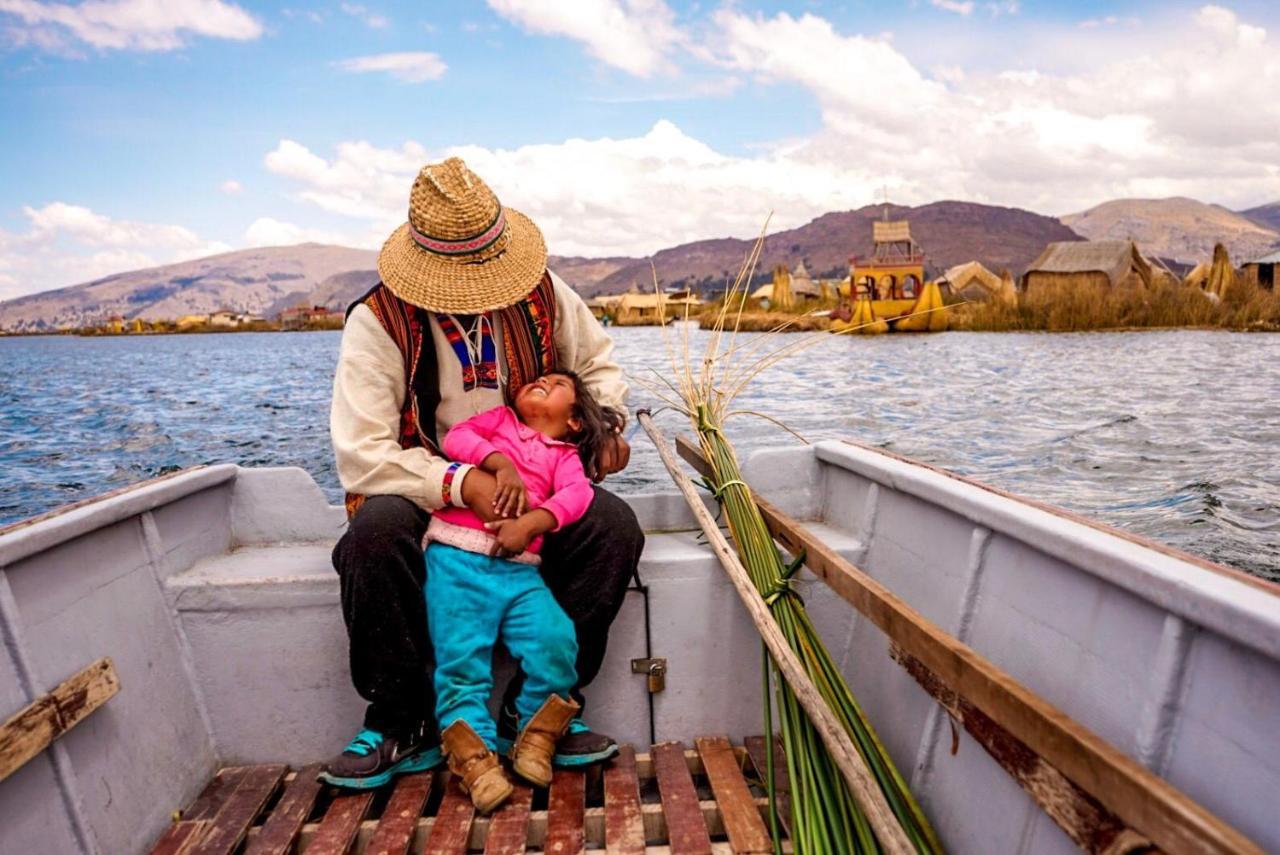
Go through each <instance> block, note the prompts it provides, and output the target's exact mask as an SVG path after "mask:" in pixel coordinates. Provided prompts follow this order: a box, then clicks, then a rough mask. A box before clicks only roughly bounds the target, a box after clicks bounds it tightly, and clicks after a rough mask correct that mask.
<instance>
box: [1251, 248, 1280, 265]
mask: <svg viewBox="0 0 1280 855" xmlns="http://www.w3.org/2000/svg"><path fill="white" fill-rule="evenodd" d="M1245 264H1280V249H1274V250H1272V251H1271V252H1269V253H1267V254H1266V255H1264V256H1262V258H1255V259H1253V260H1252V261H1246V262H1245Z"/></svg>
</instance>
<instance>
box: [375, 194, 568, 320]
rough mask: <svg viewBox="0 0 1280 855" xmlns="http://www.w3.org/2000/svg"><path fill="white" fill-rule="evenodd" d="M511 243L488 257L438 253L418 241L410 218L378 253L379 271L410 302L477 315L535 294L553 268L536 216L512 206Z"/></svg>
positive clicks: (434, 309)
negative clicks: (413, 232)
mask: <svg viewBox="0 0 1280 855" xmlns="http://www.w3.org/2000/svg"><path fill="white" fill-rule="evenodd" d="M506 215H507V248H506V250H505V251H504V252H503V253H502V254H501V255H497V256H494V257H493V258H489V259H487V260H485V261H483V262H475V261H474V260H469V259H466V258H462V259H457V258H449V257H446V256H442V255H435V254H433V253H430V252H428V251H427V250H425V249H423V248H421V247H420V246H418V245H417V244H416V243H415V242H414V240H413V237H412V236H411V235H410V234H409V224H408V223H405V224H404V225H402V226H401V227H400V228H398V229H396V230H395V231H394V232H392V233H391V237H389V238H387V241H386V243H384V244H383V245H382V251H381V252H380V253H378V275H379V276H381V277H382V281H383V283H384V284H385V285H386V286H387V287H388V288H390V289H391V293H393V294H395V295H396V296H397V297H399V298H400V299H401V300H404V301H405V302H406V303H412V304H413V305H415V306H421V307H422V308H424V309H426V310H427V311H429V312H446V313H453V314H465V315H474V314H478V313H480V312H488V311H491V310H493V309H502V308H505V307H507V306H510V305H512V304H514V303H518V302H520V301H521V300H523V299H524V298H525V297H526V296H528V295H529V292H530V291H532V290H533V288H534V286H535V285H537V284H538V282H539V280H541V279H542V274H543V273H544V272H545V271H546V269H547V244H546V241H545V240H543V238H542V232H541V231H540V230H539V229H538V227H537V226H536V225H534V223H533V221H532V220H530V219H529V218H528V217H526V216H525V215H524V214H522V213H520V212H519V211H516V210H514V209H512V208H507V209H506Z"/></svg>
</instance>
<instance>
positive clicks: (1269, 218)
mask: <svg viewBox="0 0 1280 855" xmlns="http://www.w3.org/2000/svg"><path fill="white" fill-rule="evenodd" d="M1240 216H1242V217H1244V218H1245V219H1247V220H1249V221H1251V222H1254V223H1257V224H1258V225H1260V226H1262V227H1263V228H1264V229H1271V230H1272V231H1276V232H1280V202H1272V203H1271V204H1270V205H1259V206H1258V207H1256V208H1250V209H1249V210H1247V211H1241V212H1240Z"/></svg>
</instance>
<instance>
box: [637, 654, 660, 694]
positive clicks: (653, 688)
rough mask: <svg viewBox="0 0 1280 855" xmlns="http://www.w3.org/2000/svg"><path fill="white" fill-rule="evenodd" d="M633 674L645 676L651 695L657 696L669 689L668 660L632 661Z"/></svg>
mask: <svg viewBox="0 0 1280 855" xmlns="http://www.w3.org/2000/svg"><path fill="white" fill-rule="evenodd" d="M631 673H632V674H644V675H645V677H646V680H645V682H646V684H647V685H648V687H649V694H651V695H656V694H657V693H658V692H661V691H662V690H663V689H665V688H666V687H667V660H665V659H661V658H655V659H632V660H631Z"/></svg>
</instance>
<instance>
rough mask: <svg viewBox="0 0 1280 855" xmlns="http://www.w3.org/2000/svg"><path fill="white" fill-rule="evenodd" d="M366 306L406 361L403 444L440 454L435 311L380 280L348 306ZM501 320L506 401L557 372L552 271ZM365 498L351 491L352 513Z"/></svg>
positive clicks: (502, 312)
mask: <svg viewBox="0 0 1280 855" xmlns="http://www.w3.org/2000/svg"><path fill="white" fill-rule="evenodd" d="M362 303H363V304H364V305H366V306H368V307H369V310H370V311H371V312H373V316H374V317H375V318H377V319H378V323H379V324H381V325H382V328H383V329H384V330H386V331H387V335H389V336H391V340H392V341H394V342H395V343H396V347H397V348H398V349H399V351H400V357H401V359H403V360H404V377H405V387H406V388H405V395H404V405H403V406H402V407H401V409H400V436H399V441H400V447H401V448H427V449H429V450H430V451H431V452H432V453H433V454H440V442H439V438H438V437H437V436H436V415H435V413H436V407H437V406H439V404H440V366H439V365H438V364H437V362H436V348H435V343H434V342H433V341H432V340H431V322H430V316H431V313H430V312H428V311H427V310H426V309H423V308H419V307H418V306H414V305H411V304H409V303H406V302H405V301H404V300H401V299H400V298H399V297H397V296H396V295H395V294H392V293H391V289H389V288H387V287H386V286H385V285H383V284H382V283H381V282H379V283H378V284H377V285H375V286H374V287H373V290H371V291H369V293H367V294H365V295H364V296H363V297H361V298H360V299H359V300H356V301H355V302H354V303H352V304H351V305H350V306H349V307H348V308H347V314H348V315H350V314H351V310H352V309H354V308H355V307H356V306H359V305H361V304H362ZM493 314H495V315H497V316H498V317H499V318H501V323H502V350H503V355H504V356H505V357H506V363H507V388H506V399H507V400H508V401H511V400H514V398H515V393H516V390H518V389H519V388H520V387H521V386H523V385H525V384H526V383H529V382H532V381H533V380H536V379H537V378H539V377H541V376H542V375H543V374H546V373H547V372H548V371H554V370H555V369H556V367H557V364H558V363H557V360H556V348H555V340H554V338H553V336H554V334H555V327H556V295H555V288H554V286H553V285H552V283H551V274H550V273H543V274H542V280H541V281H540V282H538V284H537V285H536V286H534V289H533V290H532V291H530V292H529V296H528V297H526V298H525V299H524V300H522V301H520V302H519V303H516V304H515V305H514V306H507V307H506V308H504V309H497V310H495V312H494V313H493ZM364 498H365V497H364V496H361V495H357V494H355V493H348V494H347V501H346V505H347V517H348V518H350V517H352V516H354V515H355V512H356V511H357V510H359V508H360V505H362V504H363V503H364Z"/></svg>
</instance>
